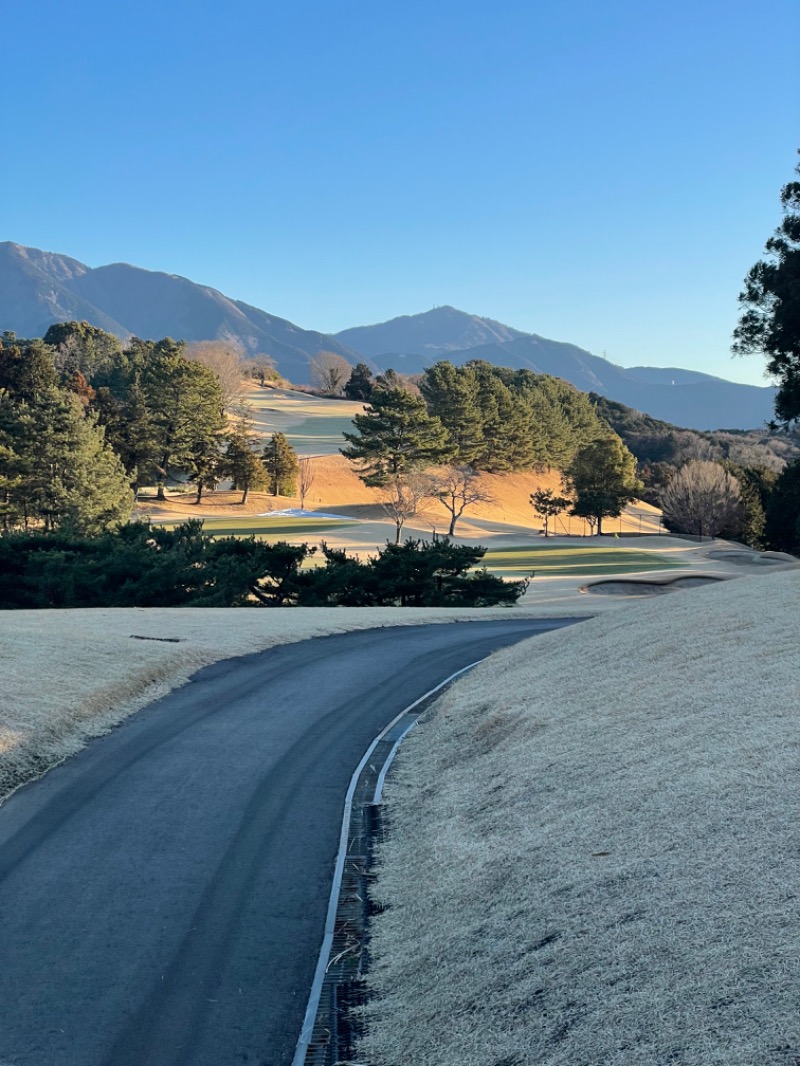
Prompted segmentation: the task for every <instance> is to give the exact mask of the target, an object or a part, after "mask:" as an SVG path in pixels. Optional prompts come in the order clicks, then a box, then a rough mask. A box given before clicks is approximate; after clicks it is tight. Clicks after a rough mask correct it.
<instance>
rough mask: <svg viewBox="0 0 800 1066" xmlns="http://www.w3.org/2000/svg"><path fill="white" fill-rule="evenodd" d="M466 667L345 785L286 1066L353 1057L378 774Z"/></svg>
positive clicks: (370, 908)
mask: <svg viewBox="0 0 800 1066" xmlns="http://www.w3.org/2000/svg"><path fill="white" fill-rule="evenodd" d="M474 666H477V663H471V664H470V665H469V666H465V667H464V668H463V669H462V670H458V671H457V672H456V673H454V674H451V675H450V677H448V678H445V680H444V681H442V683H441V684H440V685H437V686H436V688H433V689H431V690H430V691H429V692H426V693H425V695H424V696H420V698H419V699H418V700H416V701H415V702H414V703H412V704H411V705H410V706H409V707H406V708H405V710H403V711H401V713H400V714H399V715H398V716H397V717H396V718H395V719H394V720H393V721H392V722H390V723H389V725H388V726H387V727H386V728H385V729H384V730H383V732H382V733H380V734H379V735H378V736H377V737H376V738H375V740H374V741H373V742H372V744H371V745H370V747H369V748H368V749H367V752H366V754H365V755H364V758H363V759H362V760H361V762H360V763H359V765H358V767H357V768H356V771H355V773H354V774H353V777H352V778H351V780H350V787H349V789H348V791H347V798H346V800H345V810H344V816H343V818H342V832H341V836H340V840H339V853H338V855H337V859H336V866H335V868H334V875H333V885H332V888H331V896H330V901H329V903H328V915H327V919H326V923H325V936H324V939H323V942H322V950H321V951H320V957H319V961H318V963H317V970H316V973H315V975H314V982H313V984H312V987H311V995H310V996H309V1000H308V1007H307V1008H306V1016H305V1020H304V1022H303V1028H302V1031H301V1033H300V1039H299V1040H298V1042H297V1048H296V1049H295V1054H294V1058H293V1060H292V1066H336V1064H337V1063H342V1062H346V1061H348V1060H350V1059H352V1057H353V1054H354V1051H355V1048H354V1044H355V1041H356V1039H357V1038H358V1036H359V1035H360V1021H359V1018H358V1015H357V1013H356V1008H358V1007H360V1006H362V1005H363V1003H364V1001H365V998H366V985H365V974H366V971H367V968H368V965H369V919H370V917H371V916H372V914H374V913H375V912H376V910H377V909H378V908H377V907H376V905H375V904H374V903H373V902H372V901H371V898H370V897H371V892H370V889H371V885H372V883H373V881H374V878H375V875H374V873H373V872H372V871H373V856H374V849H375V845H376V844H377V843H379V842H380V841H381V840H382V839H383V835H384V833H385V831H386V822H385V814H384V812H383V807H382V804H381V797H382V794H383V784H384V780H385V778H386V773H387V771H388V769H389V767H390V766H391V763H392V760H393V759H394V756H395V754H396V752H397V749H398V748H399V747H400V744H401V742H402V740H403V738H404V737H405V735H406V734H407V733H408V732H409V731H410V730H411V729H413V728H414V726H415V725H416V724H417V720H418V719H419V716H420V715H421V714H422V712H423V711H424V710H425V707H426V705H427V704H428V703H429V702H430V701H431V700H432V699H433V697H434V696H436V695H437V694H438V693H439V692H441V691H442V689H443V688H445V687H446V686H447V685H449V684H451V682H453V681H454V680H455V679H456V678H457V677H460V676H461V675H462V674H464V673H466V672H467V670H471V669H472V668H473V667H474Z"/></svg>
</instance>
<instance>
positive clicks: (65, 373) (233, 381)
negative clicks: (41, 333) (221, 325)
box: [0, 322, 301, 534]
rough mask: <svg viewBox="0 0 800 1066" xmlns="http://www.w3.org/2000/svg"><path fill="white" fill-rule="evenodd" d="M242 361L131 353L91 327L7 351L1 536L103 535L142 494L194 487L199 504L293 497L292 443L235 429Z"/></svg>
mask: <svg viewBox="0 0 800 1066" xmlns="http://www.w3.org/2000/svg"><path fill="white" fill-rule="evenodd" d="M242 375H243V368H242V366H241V364H240V363H239V361H238V353H236V352H231V351H229V350H228V349H227V347H226V346H225V345H220V344H217V343H216V342H207V343H203V344H197V345H194V346H189V347H188V348H187V346H186V345H184V344H183V343H181V342H176V341H173V340H171V339H170V338H165V339H163V340H160V341H143V340H139V339H138V338H135V337H134V338H132V339H131V340H130V341H129V342H128V343H127V344H126V345H125V346H123V345H122V344H121V343H120V342H119V340H118V339H117V338H116V337H114V336H112V335H111V334H109V333H105V332H104V331H103V330H101V329H98V328H96V327H94V326H91V325H89V324H88V323H85V322H84V323H77V322H72V323H59V324H58V325H55V326H52V327H51V328H50V330H48V332H47V334H46V335H45V337H44V338H43V339H41V340H40V339H34V340H23V339H18V338H17V337H16V336H15V335H14V334H12V333H4V334H3V335H2V339H1V340H0V526H1V527H2V528H3V529H4V530H11V529H16V528H19V527H22V528H31V527H35V528H42V529H43V530H44V531H45V532H52V531H54V530H57V529H60V528H65V529H72V530H74V531H77V532H81V533H87V534H92V533H97V532H100V531H102V530H104V529H109V528H111V527H113V526H115V525H117V524H119V523H120V522H123V521H125V520H127V519H128V518H129V517H130V513H131V508H132V505H133V502H134V499H135V497H136V495H137V494H138V492H139V490H140V489H141V487H142V486H143V485H155V486H156V487H157V495H158V498H159V499H163V498H164V497H165V486H166V484H167V482H168V481H169V480H170V479H179V478H188V479H189V480H191V481H192V482H193V484H194V485H195V488H196V492H197V495H196V500H197V502H198V503H199V502H200V500H201V499H202V496H203V493H204V491H206V490H207V489H212V488H215V487H216V486H217V485H218V484H219V482H220V481H221V480H222V479H225V478H227V479H230V480H231V482H232V484H233V486H234V488H236V489H239V490H241V492H242V502H243V503H244V502H245V501H246V499H247V494H248V492H249V491H250V490H251V489H252V490H256V489H267V490H268V491H270V492H272V494H273V495H292V494H293V493H294V490H295V483H296V480H297V478H298V476H299V475H300V470H301V464H300V462H299V461H298V457H297V455H296V454H295V452H294V450H293V449H292V448H291V446H290V444H289V442H288V441H287V439H286V437H285V436H284V435H283V434H281V433H275V434H273V435H272V436H271V437H270V438H269V440H268V441H267V443H266V444H265V445H264V446H263V447H262V446H261V442H260V440H259V438H258V437H257V436H256V434H255V432H254V428H253V424H252V421H251V420H250V419H249V417H248V416H247V414H246V413H241V414H240V415H239V416H238V417H237V418H235V419H233V420H232V421H230V422H229V420H228V419H226V417H225V409H226V406H228V405H229V404H231V403H232V402H233V401H234V399H235V397H236V394H237V388H238V387H239V386H238V385H237V383H240V382H241V378H242Z"/></svg>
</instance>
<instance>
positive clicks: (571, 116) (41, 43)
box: [0, 0, 800, 383]
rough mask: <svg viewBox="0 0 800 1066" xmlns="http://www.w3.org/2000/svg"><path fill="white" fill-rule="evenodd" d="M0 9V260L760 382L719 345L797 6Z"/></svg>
mask: <svg viewBox="0 0 800 1066" xmlns="http://www.w3.org/2000/svg"><path fill="white" fill-rule="evenodd" d="M9 7H10V9H9V10H8V11H7V12H6V14H5V16H4V31H5V32H4V45H5V46H4V49H3V84H4V88H3V93H2V99H0V123H1V124H2V128H3V131H4V134H5V136H4V144H5V160H4V163H5V165H4V166H3V172H2V179H1V182H2V184H0V194H1V195H0V240H13V241H17V242H18V243H20V244H27V245H32V246H34V247H39V248H44V249H47V250H49V251H56V252H62V253H65V254H68V255H72V256H74V257H75V258H77V259H80V260H82V261H84V262H86V263H88V264H89V265H90V266H99V265H101V264H103V263H109V262H119V261H123V262H129V263H134V264H136V265H137V266H142V267H147V268H149V269H154V270H164V271H167V272H169V273H175V274H183V275H185V276H187V277H190V278H192V279H193V280H194V281H199V282H203V283H205V284H209V285H212V286H214V287H215V288H218V289H221V290H222V291H223V292H225V293H227V294H228V295H230V296H233V297H235V298H237V299H242V300H246V301H248V302H250V303H253V304H255V305H257V306H259V307H262V308H263V309H265V310H267V311H269V312H271V313H273V314H276V315H280V316H282V317H284V318H289V319H291V320H292V321H294V322H296V323H297V324H298V325H301V326H303V327H306V328H314V329H320V330H324V331H335V330H339V329H343V328H345V327H347V326H352V325H360V324H365V323H369V322H378V321H382V320H384V319H387V318H392V317H394V316H395V315H400V314H413V313H416V312H418V311H424V310H428V309H429V308H431V307H432V306H434V305H437V304H453V305H454V306H456V307H460V308H462V309H463V310H467V311H472V312H475V313H477V314H482V315H487V316H489V317H492V318H496V319H499V320H501V321H503V322H506V323H508V324H509V325H513V326H516V327H517V328H519V329H524V330H530V331H531V332H535V333H539V334H541V335H543V336H546V337H551V338H554V339H556V340H565V341H571V342H573V343H575V344H579V345H581V346H582V347H585V348H588V349H589V350H590V351H593V352H596V353H597V354H602V352H603V351H605V352H606V354H607V356H608V358H609V359H611V360H613V361H614V362H617V363H620V364H622V365H633V364H635V363H645V364H650V365H675V366H687V367H692V368H694V369H698V370H705V371H706V372H708V373H713V374H719V375H720V376H723V377H728V378H731V379H735V380H743V381H751V382H753V383H764V380H763V364H762V362H761V360H760V359H758V358H753V357H751V358H749V359H736V360H733V359H731V357H730V353H729V346H730V334H731V331H732V329H733V327H734V326H735V323H736V318H737V311H738V305H737V300H736V297H737V294H738V292H739V290H740V288H741V282H742V279H743V277H744V274H745V273H746V271H747V269H748V268H749V267H750V266H751V265H752V263H753V262H755V260H756V259H757V258H759V256H760V255H761V252H762V249H763V245H764V241H765V240H766V238H767V237H768V235H769V234H770V232H771V231H772V230H773V229H774V227H775V226H776V225H777V223H778V221H779V217H780V213H779V200H778V195H779V190H780V187H781V185H782V184H784V183H785V182H786V181H789V180H790V179H791V178H792V176H793V167H794V165H795V162H796V156H795V151H796V149H797V148H798V146H800V130H799V129H798V117H800V63H798V58H797V57H798V55H800V5H798V4H797V2H796V0H762V3H760V4H759V5H758V6H757V7H756V5H755V4H753V2H752V0H747V2H746V3H745V2H743V0H691V2H689V0H671V2H670V3H668V4H667V3H664V2H663V0H662V2H660V3H656V2H655V0H525V2H523V0H495V2H494V3H490V2H489V0H486V2H483V0H481V2H479V0H424V2H422V0H403V2H402V3H399V2H395V3H388V2H384V0H285V2H283V3H270V2H263V0H262V2H260V3H255V2H243V0H232V2H229V3H227V4H224V5H222V4H210V5H205V6H204V5H201V4H198V3H197V2H193V3H188V2H185V0H170V2H169V3H167V4H162V3H155V2H152V0H137V2H136V3H132V2H129V0H120V2H117V3H115V4H108V3H102V4H101V3H98V2H85V0H73V2H71V3H69V4H64V3H62V2H60V0H59V2H53V0H44V2H38V3H37V2H36V0H32V2H31V3H30V4H27V5H23V4H15V5H10V6H9Z"/></svg>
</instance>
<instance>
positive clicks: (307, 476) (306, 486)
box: [297, 455, 315, 511]
mask: <svg viewBox="0 0 800 1066" xmlns="http://www.w3.org/2000/svg"><path fill="white" fill-rule="evenodd" d="M314 474H315V471H314V467H313V466H312V465H311V458H310V457H309V456H307V455H306V456H304V457H303V458H302V459H301V460H300V463H299V473H298V477H297V484H298V488H299V490H300V510H301V511H304V510H305V509H306V496H307V495H308V493H309V491H310V489H311V486H312V485H313V484H314Z"/></svg>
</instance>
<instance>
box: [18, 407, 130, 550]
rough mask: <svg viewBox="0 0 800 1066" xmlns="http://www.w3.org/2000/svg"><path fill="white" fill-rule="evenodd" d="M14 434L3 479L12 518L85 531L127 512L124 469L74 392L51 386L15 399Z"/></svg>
mask: <svg viewBox="0 0 800 1066" xmlns="http://www.w3.org/2000/svg"><path fill="white" fill-rule="evenodd" d="M17 440H18V441H22V442H23V446H22V449H20V453H21V454H19V453H18V455H17V457H16V462H15V463H12V467H13V468H14V474H15V475H16V483H15V485H13V486H11V487H10V486H9V485H8V484H6V490H7V507H8V511H9V512H10V514H11V515H13V516H14V518H15V520H16V521H19V520H20V519H21V520H22V521H23V523H25V524H27V523H28V522H30V521H35V522H41V523H42V524H43V526H44V529H45V530H53V529H58V528H66V527H68V528H70V529H73V530H75V531H78V532H82V533H87V534H91V533H96V532H99V531H100V530H103V529H107V528H109V527H110V526H113V525H115V524H118V523H119V522H122V521H125V520H126V519H127V518H128V517H129V515H130V511H131V506H132V503H133V493H132V491H131V489H130V485H129V483H128V478H127V476H126V473H125V469H124V467H123V466H122V463H121V462H120V460H119V458H118V456H117V455H116V454H115V453H114V452H113V450H112V449H111V448H110V447H109V446H108V445H107V443H106V441H105V435H104V433H103V430H102V428H101V427H99V426H98V425H97V423H96V420H95V417H94V416H91V415H90V416H88V417H87V416H86V414H85V411H84V409H83V407H82V405H81V403H80V401H79V400H78V399H77V398H76V397H75V396H73V395H71V394H69V393H67V392H64V391H62V390H60V389H57V388H51V389H48V390H45V391H42V392H40V393H39V394H38V396H37V401H36V402H35V403H30V404H28V403H26V402H23V403H22V404H20V405H18V409H17ZM12 476H13V475H12Z"/></svg>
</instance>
